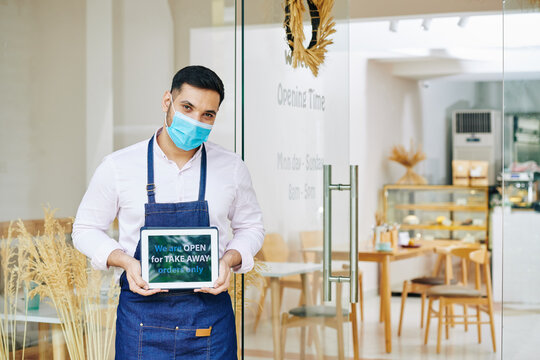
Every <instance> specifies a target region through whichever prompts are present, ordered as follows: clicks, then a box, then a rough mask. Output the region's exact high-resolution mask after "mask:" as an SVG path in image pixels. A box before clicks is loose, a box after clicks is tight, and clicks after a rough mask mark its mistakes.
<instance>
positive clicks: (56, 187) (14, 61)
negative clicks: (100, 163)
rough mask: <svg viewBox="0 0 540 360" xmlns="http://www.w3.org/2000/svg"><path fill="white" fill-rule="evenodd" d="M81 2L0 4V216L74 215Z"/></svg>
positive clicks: (81, 155) (81, 120)
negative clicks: (53, 211)
mask: <svg viewBox="0 0 540 360" xmlns="http://www.w3.org/2000/svg"><path fill="white" fill-rule="evenodd" d="M84 10H85V1H83V0H76V1H69V2H66V1H62V0H49V1H47V2H42V1H32V2H28V1H17V0H8V1H3V2H2V3H0V29H1V30H0V43H1V44H2V47H3V50H2V55H1V56H0V78H1V79H2V81H1V82H0V108H1V109H2V111H1V112H0V129H1V131H0V197H1V199H2V207H1V209H0V220H13V219H17V218H23V219H30V218H42V217H43V212H42V209H41V206H42V205H45V204H47V203H49V204H50V205H51V206H52V207H55V208H58V209H59V211H58V213H57V214H58V215H59V216H73V215H74V214H75V211H76V209H77V206H78V202H79V200H80V198H81V197H82V194H83V191H84V188H85V157H86V151H85V144H86V141H85V113H86V112H85V25H84V24H85V12H84Z"/></svg>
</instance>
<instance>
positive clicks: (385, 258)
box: [304, 240, 463, 353]
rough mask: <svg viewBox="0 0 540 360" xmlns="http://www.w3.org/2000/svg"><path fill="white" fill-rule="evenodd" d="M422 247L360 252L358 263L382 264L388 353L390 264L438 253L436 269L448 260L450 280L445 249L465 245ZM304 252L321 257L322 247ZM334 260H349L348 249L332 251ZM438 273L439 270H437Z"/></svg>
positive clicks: (441, 242)
mask: <svg viewBox="0 0 540 360" xmlns="http://www.w3.org/2000/svg"><path fill="white" fill-rule="evenodd" d="M417 243H418V244H420V245H421V246H420V247H418V248H399V249H398V250H397V251H395V252H385V251H377V250H375V249H369V250H368V249H360V250H359V251H358V261H368V262H378V263H380V264H381V268H382V270H381V289H380V294H381V315H382V317H383V319H382V320H383V322H384V338H385V348H386V352H387V353H391V352H392V331H391V329H392V321H391V316H390V315H391V312H390V304H391V301H390V299H391V290H390V284H391V280H390V262H391V261H399V260H405V259H410V258H414V257H418V256H424V255H428V254H433V253H438V254H439V259H438V260H437V266H436V268H438V269H440V266H441V265H442V261H443V260H445V259H446V264H447V266H446V271H447V273H446V276H447V278H448V279H452V276H453V274H452V266H451V257H450V255H449V252H448V251H447V250H445V248H447V249H448V248H450V247H451V246H455V245H463V243H462V242H460V241H457V240H431V241H425V240H424V241H418V242H417ZM304 251H312V252H315V253H317V254H319V256H320V255H321V254H322V247H315V248H308V249H304ZM332 259H333V260H348V259H349V250H348V249H346V250H345V249H332ZM449 265H450V266H449ZM436 271H437V270H436Z"/></svg>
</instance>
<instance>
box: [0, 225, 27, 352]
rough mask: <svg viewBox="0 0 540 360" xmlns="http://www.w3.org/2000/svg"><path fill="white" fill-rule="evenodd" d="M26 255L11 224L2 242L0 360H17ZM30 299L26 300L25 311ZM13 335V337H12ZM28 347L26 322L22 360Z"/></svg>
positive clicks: (0, 253)
mask: <svg viewBox="0 0 540 360" xmlns="http://www.w3.org/2000/svg"><path fill="white" fill-rule="evenodd" d="M23 259H24V255H23V254H22V252H21V249H20V248H17V247H15V241H14V239H13V229H12V226H11V224H10V226H9V229H8V236H7V238H5V239H1V240H0V265H1V267H0V268H1V271H2V283H3V317H2V319H1V320H0V360H8V359H9V358H11V359H13V360H15V352H16V350H17V349H16V340H17V320H16V317H15V316H16V315H17V299H18V298H19V290H20V288H21V273H22V272H23V271H24V268H25V267H24V263H23ZM27 305H28V299H27V298H26V299H25V309H26V308H27ZM10 334H11V336H10ZM25 345H26V322H25V323H24V332H23V339H22V358H23V359H24V348H25Z"/></svg>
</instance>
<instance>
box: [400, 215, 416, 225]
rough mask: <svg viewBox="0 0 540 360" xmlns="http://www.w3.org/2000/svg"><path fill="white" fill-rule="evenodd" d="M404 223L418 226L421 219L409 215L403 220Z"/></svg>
mask: <svg viewBox="0 0 540 360" xmlns="http://www.w3.org/2000/svg"><path fill="white" fill-rule="evenodd" d="M403 223H404V224H407V225H418V224H420V219H418V216H416V215H407V216H405V218H404V219H403Z"/></svg>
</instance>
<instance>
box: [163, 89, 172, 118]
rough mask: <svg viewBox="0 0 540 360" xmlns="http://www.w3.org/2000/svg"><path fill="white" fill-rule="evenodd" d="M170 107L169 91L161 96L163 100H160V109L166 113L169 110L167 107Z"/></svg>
mask: <svg viewBox="0 0 540 360" xmlns="http://www.w3.org/2000/svg"><path fill="white" fill-rule="evenodd" d="M170 105H171V92H170V91H169V90H166V91H165V94H163V99H161V109H162V110H163V112H165V113H166V112H167V110H169V106H170Z"/></svg>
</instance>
